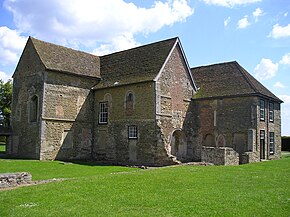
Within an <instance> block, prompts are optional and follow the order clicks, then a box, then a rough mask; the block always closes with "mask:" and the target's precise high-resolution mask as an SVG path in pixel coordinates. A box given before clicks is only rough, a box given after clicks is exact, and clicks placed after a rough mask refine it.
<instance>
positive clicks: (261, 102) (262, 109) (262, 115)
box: [260, 99, 265, 121]
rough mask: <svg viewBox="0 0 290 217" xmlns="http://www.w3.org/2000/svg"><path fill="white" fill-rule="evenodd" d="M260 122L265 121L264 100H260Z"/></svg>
mask: <svg viewBox="0 0 290 217" xmlns="http://www.w3.org/2000/svg"><path fill="white" fill-rule="evenodd" d="M262 105H263V106H262ZM260 120H261V121H265V100H263V99H260Z"/></svg>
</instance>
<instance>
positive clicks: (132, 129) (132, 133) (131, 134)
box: [128, 125, 138, 139]
mask: <svg viewBox="0 0 290 217" xmlns="http://www.w3.org/2000/svg"><path fill="white" fill-rule="evenodd" d="M128 138H129V139H137V138H138V129H137V126H136V125H130V126H128Z"/></svg>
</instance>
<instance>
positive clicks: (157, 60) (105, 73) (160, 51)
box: [95, 38, 178, 89]
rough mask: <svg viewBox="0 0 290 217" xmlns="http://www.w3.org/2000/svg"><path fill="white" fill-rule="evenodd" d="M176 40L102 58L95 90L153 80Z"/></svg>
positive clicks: (160, 42)
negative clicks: (98, 81) (99, 79)
mask: <svg viewBox="0 0 290 217" xmlns="http://www.w3.org/2000/svg"><path fill="white" fill-rule="evenodd" d="M177 40H178V39H177V38H172V39H168V40H164V41H159V42H156V43H152V44H148V45H144V46H140V47H137V48H133V49H129V50H125V51H121V52H117V53H113V54H109V55H106V56H102V57H101V77H102V81H101V82H100V83H99V84H98V85H97V86H96V87H95V88H96V89H98V88H105V87H111V86H114V85H116V84H117V85H124V84H130V83H136V82H143V81H150V80H153V79H154V78H155V77H156V76H157V74H158V73H159V71H160V69H161V68H162V66H163V64H164V63H165V61H166V58H167V57H168V55H169V53H170V51H171V49H172V48H173V45H174V44H175V43H176V41H177Z"/></svg>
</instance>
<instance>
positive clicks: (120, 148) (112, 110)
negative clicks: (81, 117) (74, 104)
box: [93, 82, 156, 165]
mask: <svg viewBox="0 0 290 217" xmlns="http://www.w3.org/2000/svg"><path fill="white" fill-rule="evenodd" d="M154 87H155V86H154V82H143V83H138V84H132V85H126V86H119V87H118V86H116V87H112V88H107V89H97V90H95V97H94V99H95V102H94V111H95V115H94V126H95V128H94V145H93V157H94V159H96V160H98V161H110V162H117V163H120V164H144V165H154V164H155V160H156V158H155V144H156V121H155V116H154V113H155V90H154ZM129 93H131V94H133V102H129V104H127V96H128V94H129ZM100 102H107V103H108V123H106V124H100V123H99V112H100V104H99V103H100ZM129 126H136V127H137V134H138V135H137V138H132V139H129V138H128V127H129Z"/></svg>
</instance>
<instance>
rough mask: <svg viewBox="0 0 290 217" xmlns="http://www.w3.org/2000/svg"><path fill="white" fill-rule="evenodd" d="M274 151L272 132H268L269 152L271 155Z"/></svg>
mask: <svg viewBox="0 0 290 217" xmlns="http://www.w3.org/2000/svg"><path fill="white" fill-rule="evenodd" d="M274 152H275V139H274V132H270V133H269V153H270V154H271V155H272V154H274Z"/></svg>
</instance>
